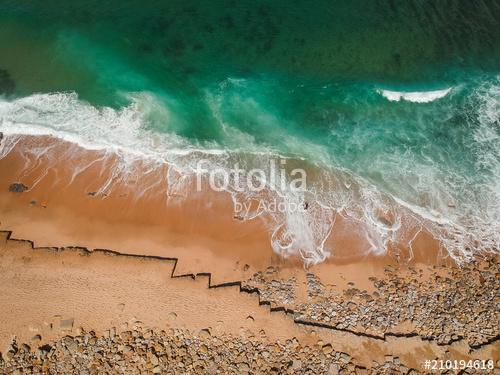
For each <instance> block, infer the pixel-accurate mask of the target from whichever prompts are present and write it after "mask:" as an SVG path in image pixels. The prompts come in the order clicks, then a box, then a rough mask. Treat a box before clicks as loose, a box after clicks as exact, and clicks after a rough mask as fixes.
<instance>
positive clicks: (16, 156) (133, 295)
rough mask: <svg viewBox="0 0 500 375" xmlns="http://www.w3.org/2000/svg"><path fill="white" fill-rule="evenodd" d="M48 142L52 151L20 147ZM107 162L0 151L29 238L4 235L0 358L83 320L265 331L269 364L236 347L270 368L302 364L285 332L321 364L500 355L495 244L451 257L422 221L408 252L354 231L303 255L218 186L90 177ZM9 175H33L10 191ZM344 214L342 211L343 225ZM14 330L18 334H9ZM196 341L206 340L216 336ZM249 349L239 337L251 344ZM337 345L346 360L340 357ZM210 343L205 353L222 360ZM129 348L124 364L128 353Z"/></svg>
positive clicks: (8, 226) (416, 364)
mask: <svg viewBox="0 0 500 375" xmlns="http://www.w3.org/2000/svg"><path fill="white" fill-rule="evenodd" d="M47 144H50V145H51V146H52V147H53V148H55V149H56V151H57V153H56V154H58V155H60V158H58V159H57V160H52V159H49V158H47V157H44V155H39V156H38V157H35V156H33V155H34V154H30V153H29V152H25V151H26V150H28V149H35V148H36V147H39V146H41V145H43V146H47ZM75 153H76V154H77V155H78V157H75ZM51 155H52V153H51ZM30 158H31V160H30ZM112 163H113V157H106V158H102V152H101V151H84V150H82V149H80V148H78V147H77V146H74V145H71V144H68V143H66V142H62V141H58V140H54V139H51V138H48V137H25V138H23V139H22V140H21V141H20V142H19V143H18V144H17V146H16V147H15V148H14V149H13V150H12V151H11V152H10V153H9V154H8V155H6V156H5V157H4V158H2V159H0V176H1V178H0V229H1V230H3V231H10V232H12V234H11V238H12V239H26V240H29V241H31V242H26V241H13V240H7V236H8V232H3V239H2V240H1V247H0V249H1V250H0V251H1V254H0V268H1V272H0V279H1V280H0V281H1V285H2V290H3V292H2V301H1V302H2V303H1V306H0V317H1V319H0V345H1V347H0V352H2V358H3V359H4V360H5V362H2V364H1V366H3V367H2V368H3V369H6V370H5V371H8V372H10V371H12V370H13V369H14V368H15V367H16V366H21V367H22V366H24V365H23V364H22V363H25V364H27V363H34V361H38V360H40V358H41V357H40V356H41V355H43V353H38V354H33V356H31V357H30V356H29V355H28V354H26V353H23V352H22V350H20V348H21V346H20V345H21V343H24V342H26V343H29V345H30V348H32V349H35V348H37V347H41V346H43V345H44V344H50V347H52V348H53V349H52V350H53V352H52V354H53V356H52V358H54V359H55V358H58V357H57V356H58V354H57V353H56V352H57V350H60V348H61V344H60V343H61V342H62V341H60V340H65V339H64V337H65V336H67V335H70V336H72V337H75V336H76V337H80V338H79V339H78V340H80V341H81V342H80V341H78V340H77V342H78V343H79V344H81V345H82V346H83V347H85V345H87V346H88V344H84V339H83V338H84V336H85V334H86V333H88V332H90V331H93V332H95V335H96V336H97V337H102V340H104V341H102V342H101V343H102V344H103V345H104V342H106V343H107V344H106V345H108V346H109V347H110V348H111V349H109V350H112V347H113V346H118V345H122V346H123V342H122V343H118V342H115V341H113V339H111V337H110V332H115V331H116V332H117V333H116V337H117V338H118V337H120V336H119V334H120V333H121V332H128V331H132V332H138V333H136V335H140V337H143V336H144V334H145V332H146V331H148V330H149V329H151V330H152V332H153V334H154V335H157V336H158V337H160V338H161V337H163V338H165V340H166V341H168V340H170V338H172V337H173V336H175V335H176V334H177V333H178V332H183V334H182V335H184V336H183V337H184V338H183V339H187V340H193V342H197V344H196V345H198V344H199V345H202V343H201V342H198V341H197V340H202V341H203V340H206V339H207V338H206V337H201V336H203V335H204V334H200V332H206V331H203V330H208V331H209V332H210V334H211V336H210V337H212V338H217V337H218V338H220V340H221V341H222V342H224V343H225V344H224V345H227V343H228V342H231V341H232V340H234V342H235V343H238V345H240V343H241V345H242V347H244V346H245V342H244V341H245V340H247V341H248V340H254V341H255V342H257V346H258V343H261V344H262V345H264V346H266V345H271V344H272V345H275V347H276V348H277V349H276V352H275V353H273V354H272V355H271V356H270V357H265V359H263V361H264V362H266V363H261V364H260V365H259V363H258V362H256V361H254V360H250V359H248V358H247V359H246V360H245V362H244V363H245V364H246V365H248V366H249V369H250V370H252V369H253V371H258V369H259V368H263V367H262V366H264V365H265V366H267V365H269V366H270V367H269V368H270V369H271V368H272V367H273V366H272V363H271V362H272V361H273V360H275V365H276V364H278V363H279V366H281V367H279V372H286V371H291V372H292V373H294V372H295V373H297V372H300V371H299V369H300V368H301V367H299V368H293V365H297V363H293V361H291V362H292V363H293V365H290V366H289V367H286V366H288V365H289V362H290V361H284V362H283V363H282V362H280V361H281V360H278V359H277V358H278V357H279V356H280V355H281V354H283V353H285V354H286V353H288V354H287V355H292V354H293V353H295V352H296V353H299V352H300V350H295V351H294V350H291V351H290V349H289V348H288V349H287V348H285V347H280V346H279V344H278V343H281V344H283V343H284V342H287V340H296V341H297V342H298V343H299V344H300V346H301V348H304V347H310V350H309V351H308V352H307V354H304V355H305V357H304V358H305V359H304V360H303V362H304V363H305V362H307V361H306V358H309V359H310V360H311V361H312V362H311V363H313V362H314V360H316V359H318V358H320V359H321V360H323V363H322V364H320V365H318V366H319V367H317V368H318V369H323V370H324V372H325V373H326V372H328V371H329V370H331V365H332V364H334V363H337V364H339V363H341V364H339V366H344V367H342V368H343V369H344V368H345V369H346V370H349V369H350V370H352V371H354V370H355V368H356V366H357V367H358V370H360V371H361V369H362V368H364V369H366V371H368V372H376V371H378V370H377V365H376V364H374V362H373V361H375V362H376V363H377V364H378V365H380V366H383V365H384V364H385V363H390V364H389V365H387V368H388V369H392V366H396V367H397V366H404V368H405V369H407V370H408V371H409V369H414V370H415V371H418V372H423V373H425V372H426V371H425V370H423V369H422V363H424V361H425V360H427V359H457V360H461V359H485V360H488V359H493V360H494V361H496V360H498V359H500V357H499V352H498V345H497V338H498V324H497V323H498V321H500V320H499V315H498V312H497V310H496V308H495V306H496V303H497V298H498V296H497V294H496V292H495V291H496V290H498V286H499V285H498V279H499V277H498V275H499V272H498V262H497V259H496V258H488V259H486V260H484V261H483V262H481V260H478V261H477V262H475V263H473V264H471V265H470V266H468V267H465V268H462V269H458V268H457V267H456V266H454V265H453V264H452V263H451V262H450V260H449V259H446V258H445V257H444V256H443V254H442V253H440V251H439V248H438V246H437V243H436V242H435V241H434V240H433V239H432V238H431V237H430V236H429V235H427V234H425V233H423V234H422V235H420V236H419V237H418V238H417V240H416V241H415V243H414V245H415V246H414V258H413V260H412V261H411V262H410V263H408V264H407V263H406V262H405V259H407V258H408V254H407V253H405V252H404V251H402V250H401V249H393V250H392V251H390V252H389V254H387V255H385V256H374V255H372V254H368V255H365V254H364V253H363V251H361V250H360V249H363V244H362V239H361V238H360V237H359V236H358V235H357V234H356V233H355V232H353V233H352V234H351V235H345V236H344V238H342V239H338V238H337V242H336V243H335V248H336V249H337V251H336V252H335V256H333V257H331V258H330V259H328V260H327V261H326V262H324V263H322V264H319V265H316V266H314V267H310V268H307V269H306V268H304V266H303V263H302V262H301V260H300V259H294V258H292V259H286V260H285V259H283V258H281V257H280V256H279V255H277V254H275V253H273V251H272V249H271V246H270V234H269V231H268V230H267V228H266V226H265V223H264V222H263V221H260V220H252V221H245V222H242V221H240V220H237V219H235V218H234V217H233V214H232V202H231V200H230V197H229V196H227V195H224V194H219V193H211V192H208V191H203V192H195V191H194V190H193V189H191V190H190V194H188V195H187V196H185V197H176V196H169V197H167V196H166V195H165V193H164V191H165V186H164V185H162V184H161V183H160V184H158V185H154V187H153V188H148V189H144V186H151V184H148V182H147V181H145V180H144V179H151V180H156V179H158V180H159V181H162V180H161V179H159V177H158V175H157V174H155V173H165V172H166V171H155V172H152V173H150V174H144V175H141V177H142V178H143V179H139V178H136V180H135V181H136V182H135V183H133V184H132V183H129V184H128V185H127V184H121V183H116V184H115V185H109V187H108V188H107V189H103V190H99V188H100V187H102V185H103V183H104V182H105V181H106V180H107V179H108V177H109V175H107V174H106V172H107V171H108V172H109V170H110V169H109V167H110V166H111V165H112ZM26 166H29V168H27V167H26ZM81 166H89V167H88V168H85V169H79V168H80V167H81ZM74 171H79V173H78V174H77V175H75V174H74ZM137 177H138V176H137ZM129 182H130V180H129ZM13 183H20V184H24V185H25V186H26V187H27V189H26V190H25V191H22V192H13V191H10V190H12V188H11V186H12V184H13ZM21 190H24V189H21ZM138 192H139V193H140V194H138ZM343 225H345V226H347V227H348V223H343V222H342V221H341V220H338V221H337V222H336V226H338V228H337V229H338V230H339V232H342V233H345V232H346V231H345V230H342V231H340V229H341V227H342V226H343ZM33 244H34V246H35V250H34V249H33V248H32V245H33ZM75 247H81V248H75ZM95 249H106V250H98V251H96V250H95ZM174 265H175V270H174ZM173 272H174V273H173ZM183 275H184V277H182V276H183ZM208 275H210V277H209V276H208ZM171 276H176V277H174V278H172V277H171ZM177 276H180V277H177ZM209 280H210V286H211V287H210V288H209ZM217 286H219V287H217ZM412 306H413V307H412ZM478 331H479V332H478ZM175 332H177V333H175ZM262 332H264V334H263V333H262ZM113 335H114V334H113ZM13 337H16V346H12V345H11V346H9V345H10V344H11V342H12V338H13ZM155 337H156V336H155ZM66 340H67V339H66ZM75 340H76V338H75ZM106 340H107V341H106ZM117 340H118V339H117ZM87 341H88V340H87ZM57 343H59V344H57ZM203 345H206V346H207V353H208V354H210V353H212V351H213V350H215V349H214V348H213V347H212V346H211V344H210V343H205V344H203ZM62 347H63V348H64V347H65V345H62ZM167 347H168V345H167V344H165V345H163V349H162V350H163V351H165V350H167V349H166V348H167ZM87 349H88V348H87ZM87 349H85V350H87ZM330 349H331V350H330ZM82 350H83V349H82ZM120 350H123V348H122V349H120ZM134 350H135V349H134ZM169 350H170V349H169ZM256 350H257V349H251V350H250V349H249V350H246V351H245V350H244V349H242V351H243V352H244V353H246V354H247V355H248V354H249V351H250V352H255V351H256ZM287 350H288V352H287ZM301 350H302V349H301ZM115 351H116V350H115ZM167 351H168V350H167ZM257 351H258V352H259V353H262V352H263V351H264V350H263V349H259V350H257ZM9 353H11V354H9ZM34 353H35V352H34ZM49 353H50V350H49ZM280 353H281V354H280ZM290 353H292V354H290ZM339 353H344V354H347V355H348V357H349V359H348V360H342V361H340V360H339V358H340V356H341V354H339ZM63 354H64V353H63ZM208 354H207V358H204V359H203V360H204V361H205V362H206V363H205V362H204V363H205V364H204V365H203V366H210V365H211V364H214V362H215V365H216V366H219V365H220V366H222V365H223V364H224V363H225V362H224V361H223V360H221V361H220V363H217V361H216V360H214V359H213V358H212V357H210V356H208ZM285 354H283V355H284V356H285V357H286V355H285ZM30 355H31V354H30ZM66 355H67V353H66ZM37 356H38V357H37ZM166 356H167V357H168V355H166ZM188 356H189V355H188ZM310 356H312V357H310ZM28 357H29V358H28ZM45 357H47V355H46V354H45ZM45 357H44V358H45ZM49 357H50V356H49ZM275 357H276V358H275ZM92 358H93V357H92ZM168 358H169V361H170V362H169V363H174V364H175V363H178V362H179V361H180V359H179V358H180V357H176V356H172V357H168ZM175 358H177V359H175ZM228 358H231V356H228ZM273 358H274V359H273ZM280 358H281V357H280ZM283 358H284V357H283ZM311 358H312V359H311ZM314 358H316V359H314ZM94 359H95V358H94ZM94 359H92V360H94ZM344 359H345V358H344ZM96 360H97V359H96ZM23 361H24V362H23ZM47 361H48V362H47V364H46V365H47V366H49V364H50V363H49V362H50V359H47ZM148 361H149V362H148ZM176 361H177V362H176ZM183 361H184V360H183ZM125 362H126V363H124V364H123V363H122V364H120V366H129V365H130V366H132V367H133V366H134V365H133V364H130V363H129V362H127V361H125ZM153 362H155V360H153ZM166 362H168V361H166ZM268 362H269V363H268ZM9 363H10V364H9ZM36 363H38V362H36ZM42 363H43V360H42ZM85 363H86V364H84V365H85V366H87V365H88V366H91V364H90V362H89V363H87V362H85ZM273 363H274V362H273ZM84 365H83V364H82V366H84ZM146 365H148V366H150V368H148V369H147V370H148V371H151V372H152V371H153V370H154V369H155V368H156V367H157V366H160V364H158V363H156V364H155V363H150V359H147V360H146V363H145V364H144V366H146ZM97 366H102V363H101V364H98V365H97ZM137 366H139V365H137ZM151 366H152V367H151ZM193 366H194V365H193ZM200 366H201V365H200ZM203 366H202V367H203ZM228 366H229V364H228ZM75 368H76V367H75ZM75 368H74V369H75ZM127 368H128V367H127ZM194 368H195V367H193V369H194ZM203 368H204V369H205V370H206V367H203ZM336 369H337V368H336V367H335V366H334V368H333V370H332V371H334V370H336ZM353 369H354V370H353ZM398 369H399V370H401V372H404V371H403V367H401V368H399V367H398ZM122 370H123V369H122ZM239 370H241V369H239ZM239 370H238V367H236V368H235V369H231V368H230V367H228V368H226V369H224V368H222V369H221V371H223V372H224V371H227V372H231V371H233V372H235V371H236V372H239ZM117 371H118V370H117ZM171 371H178V372H183V371H181V370H180V368H176V369H175V370H172V369H171ZM200 371H201V372H203V371H202V370H200ZM388 371H389V370H388ZM395 371H396V370H395ZM396 372H397V371H396Z"/></svg>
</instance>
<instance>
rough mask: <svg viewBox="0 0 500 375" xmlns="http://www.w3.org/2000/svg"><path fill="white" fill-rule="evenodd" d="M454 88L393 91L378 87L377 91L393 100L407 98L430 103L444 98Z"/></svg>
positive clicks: (413, 101) (412, 100)
mask: <svg viewBox="0 0 500 375" xmlns="http://www.w3.org/2000/svg"><path fill="white" fill-rule="evenodd" d="M451 90H452V88H451V87H450V88H447V89H443V90H434V91H413V92H404V91H391V90H383V89H378V90H377V92H378V93H379V94H381V95H382V96H383V97H384V98H386V99H388V100H390V101H391V102H399V101H400V100H406V101H408V102H412V103H430V102H433V101H434V100H437V99H441V98H444V97H445V96H446V95H448V94H449V93H450V91H451Z"/></svg>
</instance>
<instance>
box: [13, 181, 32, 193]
mask: <svg viewBox="0 0 500 375" xmlns="http://www.w3.org/2000/svg"><path fill="white" fill-rule="evenodd" d="M26 190H28V187H27V186H26V185H24V184H22V183H20V182H14V183H13V184H11V185H10V186H9V191H10V192H11V193H24V192H25V191H26Z"/></svg>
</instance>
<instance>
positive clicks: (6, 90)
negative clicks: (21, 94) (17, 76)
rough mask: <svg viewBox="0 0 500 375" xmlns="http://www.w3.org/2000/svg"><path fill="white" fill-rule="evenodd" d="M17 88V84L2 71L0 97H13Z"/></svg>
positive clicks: (0, 73) (0, 70)
mask: <svg viewBox="0 0 500 375" xmlns="http://www.w3.org/2000/svg"><path fill="white" fill-rule="evenodd" d="M15 88H16V83H15V82H14V80H13V79H12V77H11V76H10V74H9V72H8V71H7V70H5V69H0V95H12V94H13V93H14V90H15Z"/></svg>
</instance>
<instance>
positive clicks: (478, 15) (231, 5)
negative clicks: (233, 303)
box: [0, 0, 500, 260]
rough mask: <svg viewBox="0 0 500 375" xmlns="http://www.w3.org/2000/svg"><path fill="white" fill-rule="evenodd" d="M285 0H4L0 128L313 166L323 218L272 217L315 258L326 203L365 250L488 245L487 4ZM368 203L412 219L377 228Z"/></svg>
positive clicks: (492, 98)
mask: <svg viewBox="0 0 500 375" xmlns="http://www.w3.org/2000/svg"><path fill="white" fill-rule="evenodd" d="M290 4H291V3H290V2H289V1H277V0H275V1H210V2H208V1H205V2H200V1H186V0H184V1H177V0H175V1H148V2H138V1H106V2H103V1H90V0H87V1H71V2H68V1H56V0H53V1H44V2H41V1H33V0H32V1H22V0H16V1H9V0H4V1H2V2H0V69H1V71H0V94H3V97H4V99H3V101H2V106H0V116H1V117H0V131H2V130H3V131H4V132H6V133H12V134H16V133H19V132H23V133H29V132H30V130H29V129H31V130H32V131H33V132H34V131H35V130H34V129H35V128H36V133H37V134H38V133H43V132H44V131H47V132H50V134H54V135H58V136H63V135H64V136H66V137H67V138H68V137H69V136H70V137H69V138H71V139H72V140H75V141H78V142H86V144H87V145H88V144H90V143H94V144H100V145H104V146H106V147H115V146H117V147H118V146H120V147H121V146H123V147H125V148H128V149H134V150H135V151H141V152H143V153H144V154H145V155H152V154H155V155H158V154H162V155H164V154H168V152H169V151H171V150H173V149H189V148H191V147H192V148H196V149H201V150H212V151H213V150H219V151H223V152H231V155H233V156H231V158H230V160H234V159H232V158H235V156H234V155H235V154H236V155H243V154H244V155H246V156H245V158H246V159H248V158H250V159H252V158H254V162H253V163H254V164H259V163H263V162H264V159H265V157H264V159H262V156H261V155H281V156H285V157H291V158H294V159H300V160H304V161H305V162H306V163H308V164H310V165H314V166H316V167H317V168H319V169H320V170H322V171H325V173H324V175H321V176H320V177H319V178H318V179H317V180H314V181H313V182H312V184H313V186H312V187H311V189H310V193H311V194H313V195H314V198H307V199H315V200H317V201H318V202H321V207H322V208H321V210H319V211H318V212H319V213H314V212H313V213H308V214H307V215H313V216H314V215H317V216H315V217H314V218H313V219H311V218H305V219H304V218H302V219H301V220H299V222H298V224H297V223H295V224H293V223H292V222H293V220H292V222H290V220H291V219H290V218H289V217H287V216H286V215H284V216H282V217H274V216H273V220H274V221H275V222H276V223H277V225H278V227H280V228H281V227H282V224H284V226H285V227H286V228H288V229H287V230H286V231H288V232H287V233H288V234H287V235H284V237H287V238H289V237H290V236H291V237H293V238H295V239H296V240H297V244H296V245H297V246H296V249H298V248H304V247H306V248H311V249H309V250H310V251H311V252H312V253H314V255H313V256H312V257H313V258H314V259H316V260H318V259H320V260H321V256H322V255H324V254H326V249H324V248H323V244H322V241H323V239H324V237H325V235H326V234H327V233H328V231H329V229H328V228H330V229H331V219H328V217H329V216H328V215H327V214H325V212H324V210H325V207H327V208H328V209H329V210H333V211H334V212H340V211H343V212H348V213H349V215H351V216H353V217H355V218H356V220H359V221H360V222H361V223H362V224H363V225H365V226H366V227H367V229H366V230H367V237H369V242H370V243H371V244H372V247H373V249H372V250H373V251H383V250H384V249H385V248H386V245H387V241H389V240H390V241H402V240H401V238H402V237H412V236H413V233H414V229H415V228H417V229H418V228H422V227H423V228H425V229H427V230H428V231H430V232H431V233H433V234H434V235H435V236H437V237H439V238H442V239H443V241H444V242H446V244H447V245H448V246H450V244H454V245H453V246H455V248H454V250H453V251H452V254H453V256H454V257H458V255H465V256H467V255H470V252H471V251H473V250H471V249H478V251H479V250H484V251H490V250H492V249H493V250H498V245H499V235H498V233H500V226H499V220H500V207H499V203H498V202H499V200H500V124H499V112H500V109H499V107H500V104H499V102H500V78H499V77H500V75H499V74H500V3H499V2H498V1H493V0H492V1H466V0H462V1H457V0H455V1H452V0H449V1H423V0H418V1H417V0H412V1H410V0H407V1H397V0H386V1H374V0H366V1H361V0H350V1H331V0H330V1H315V2H311V1H296V2H294V3H293V6H292V5H290ZM384 90H385V91H384ZM54 93H59V94H54ZM61 93H64V94H61ZM405 93H406V94H405ZM408 93H413V94H410V95H407V94H408ZM401 95H403V97H401ZM396 99H399V100H396ZM103 108H107V109H105V110H104V109H103ZM136 112H137V113H139V115H137V113H136ZM30 126H31V128H30ZM41 129H42V130H41ZM43 129H45V130H43ZM156 136H159V137H160V138H158V139H159V141H155V142H156V143H155V142H153V141H151V140H152V139H156V138H155V137H156ZM158 142H160V145H158V144H157V143H158ZM153 143H155V146H152V144H153ZM252 155H253V156H252ZM257 155H260V156H257ZM269 157H271V156H269ZM165 158H166V159H168V160H169V161H172V159H171V158H170V159H169V158H168V157H165ZM236 159H238V157H236ZM238 160H239V159H238ZM214 162H215V163H216V164H217V163H218V164H217V165H220V164H221V163H222V162H221V161H214ZM224 163H227V160H226V161H225V162H224ZM250 164H252V162H250ZM224 165H225V164H224ZM225 166H227V165H225ZM344 174H345V175H347V176H349V177H339V176H344ZM339 179H340V180H339ZM344 179H347V180H349V181H348V182H347V180H346V181H344ZM339 181H340V182H339ZM352 181H354V184H355V185H356V186H357V187H356V188H353V187H351V182H352ZM315 184H316V185H315ZM353 189H354V191H353ZM281 193H283V192H281ZM281 195H283V194H281ZM380 210H382V211H383V212H389V211H390V212H391V213H393V211H398V212H399V211H405V212H407V213H406V214H404V215H403V214H402V216H401V217H411V219H401V220H402V222H401V223H402V224H401V223H399V224H398V225H396V223H393V226H394V227H393V228H386V227H384V226H383V225H382V227H381V226H380V222H378V221H377V220H378V219H377V215H376V214H374V212H378V211H380ZM307 215H306V216H307ZM391 215H392V214H391ZM396 216H397V215H396ZM325 220H326V221H325ZM396 221H397V220H396ZM325 222H326V224H324V223H325ZM318 223H319V224H318ZM323 224H324V225H323ZM294 225H295V226H294ZM443 226H444V227H445V230H443V229H442V228H443ZM304 227H308V228H309V227H311V228H309V229H307V228H306V229H304ZM318 228H319V229H318ZM370 228H371V229H370ZM411 228H413V229H411ZM412 230H413V231H412ZM280 231H281V229H280ZM286 231H285V232H286ZM303 231H306V232H308V233H307V235H304V236H305V237H307V238H310V237H311V236H312V237H318V238H316V239H314V240H312V243H310V242H311V241H309V242H308V243H305V242H304V241H305V240H304V239H303V238H302V237H304V236H302V234H303V233H302V232H303ZM299 232H300V233H299ZM401 232H404V233H401ZM280 233H281V232H280ZM301 233H302V234H301ZM453 233H455V234H453ZM301 236H302V237H301ZM300 238H302V240H300ZM306 242H307V241H306ZM276 243H277V245H276V246H277V247H278V248H281V250H283V246H281V245H280V244H279V243H280V241H279V240H277V242H276ZM457 244H458V245H457ZM309 250H308V251H309ZM318 253H319V254H320V256H319V258H318V257H316V255H317V254H318ZM457 254H458V255H457ZM315 257H316V258H315Z"/></svg>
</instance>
